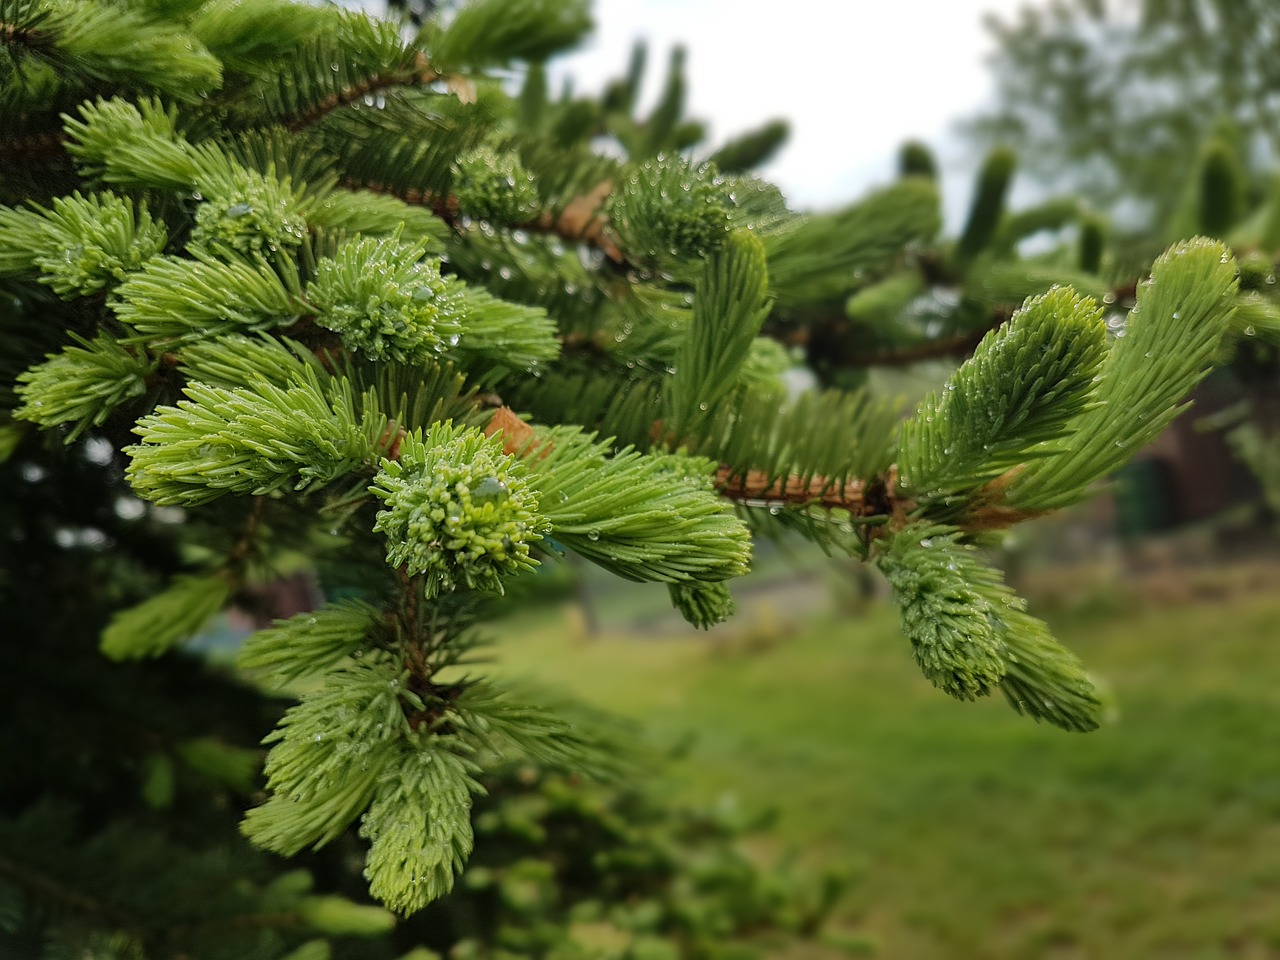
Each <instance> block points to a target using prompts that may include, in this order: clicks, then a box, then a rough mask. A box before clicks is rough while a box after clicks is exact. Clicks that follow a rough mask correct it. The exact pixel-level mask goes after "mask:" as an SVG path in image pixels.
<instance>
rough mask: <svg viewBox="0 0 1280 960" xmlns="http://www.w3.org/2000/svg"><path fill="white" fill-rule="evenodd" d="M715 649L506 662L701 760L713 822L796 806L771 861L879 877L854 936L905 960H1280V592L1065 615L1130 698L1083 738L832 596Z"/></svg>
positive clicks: (664, 642) (694, 779)
mask: <svg viewBox="0 0 1280 960" xmlns="http://www.w3.org/2000/svg"><path fill="white" fill-rule="evenodd" d="M788 595H789V594H788V593H787V592H785V591H783V592H782V593H779V594H777V595H776V596H774V597H773V598H772V599H771V600H770V601H769V605H767V606H766V607H764V608H763V613H762V612H761V608H758V607H757V608H755V609H754V612H753V610H752V608H750V607H748V611H747V615H746V617H745V618H744V619H745V622H743V623H740V624H738V625H737V627H736V628H735V630H734V631H730V632H729V633H728V634H725V635H720V636H719V637H717V638H715V639H706V638H698V637H691V636H689V635H688V634H683V635H677V634H671V633H663V632H662V631H660V630H657V631H656V630H653V629H652V628H649V629H647V630H646V632H644V633H642V634H640V633H636V632H634V631H628V630H627V629H626V627H625V626H619V625H618V622H617V621H618V619H622V620H626V619H628V617H621V618H619V617H614V618H613V619H612V620H611V619H610V616H609V612H610V610H614V611H617V610H620V609H626V610H630V611H631V615H629V616H630V619H632V620H634V619H635V618H634V615H633V614H634V610H632V608H630V607H628V606H627V604H628V603H635V601H634V600H628V596H630V595H626V594H620V595H614V596H612V597H610V598H606V599H605V600H604V601H602V603H600V604H597V606H598V607H601V608H602V609H603V610H604V612H605V616H604V617H602V618H601V619H602V622H603V624H604V626H603V628H602V631H601V632H600V633H599V634H598V635H596V636H594V637H590V638H588V637H585V636H584V632H583V627H582V614H581V612H580V611H579V610H578V609H576V608H575V607H573V606H569V607H565V608H555V609H547V610H544V611H542V612H540V613H536V614H531V615H522V616H521V617H519V618H517V619H512V620H508V621H506V622H505V623H504V625H503V627H502V636H501V639H500V650H499V651H498V654H499V656H498V662H499V664H500V668H501V669H502V670H504V671H507V672H511V673H516V674H523V675H534V676H536V677H538V678H539V679H541V680H544V681H549V682H552V683H555V684H557V685H559V686H561V687H563V688H567V689H571V690H573V691H576V692H577V693H578V694H580V695H581V696H583V697H584V698H586V699H588V700H590V701H592V702H594V703H597V704H600V705H603V706H607V707H609V708H612V709H614V710H616V711H619V712H621V713H623V714H626V715H628V716H630V717H634V718H636V719H637V720H638V721H640V722H641V723H642V725H643V729H644V730H645V731H647V734H648V736H649V737H650V738H652V739H653V740H654V741H655V742H657V743H658V744H661V745H671V744H677V743H682V742H683V743H686V745H687V749H686V750H685V751H684V752H683V755H682V756H680V757H678V758H677V759H675V760H674V761H672V762H671V763H670V764H667V765H666V766H665V767H664V770H665V772H664V773H663V774H662V776H663V777H664V778H665V780H666V782H667V783H668V784H669V789H671V790H673V791H675V792H676V793H677V794H679V795H680V796H682V797H686V798H689V799H690V800H691V801H696V802H719V803H737V804H739V805H741V806H742V807H743V808H745V809H746V810H748V811H754V810H759V809H765V808H770V807H773V808H776V811H777V821H776V824H775V825H774V827H773V828H772V830H771V831H770V833H769V835H768V836H769V837H770V838H771V839H769V840H768V841H767V843H766V846H768V847H769V849H768V851H767V852H768V854H769V855H773V854H776V853H778V852H779V851H782V850H790V851H794V853H795V854H796V856H798V857H801V858H804V859H806V860H811V861H814V862H817V863H826V864H839V865H843V866H846V867H847V868H848V869H850V870H851V871H853V872H854V874H855V877H856V880H855V882H854V883H853V885H852V887H851V890H850V893H849V894H848V895H847V896H846V897H845V899H844V901H843V902H842V906H841V908H840V910H839V911H838V921H837V923H836V924H835V926H836V928H838V929H839V930H840V931H841V932H842V933H845V934H848V935H851V936H852V937H853V938H854V941H855V942H860V943H862V944H864V947H865V950H866V952H867V953H868V954H873V955H877V956H883V957H891V958H920V960H927V958H941V957H947V958H952V957H956V958H983V957H1010V958H1013V957H1019V958H1022V957H1037V958H1039V957H1050V958H1076V957H1079V958H1111V957H1116V958H1140V957H1151V958H1196V960H1208V958H1216V957H1232V958H1269V957H1280V591H1275V590H1272V591H1270V593H1269V594H1268V592H1267V591H1265V590H1264V591H1262V592H1260V593H1254V594H1252V595H1250V596H1246V597H1243V598H1237V599H1234V600H1232V601H1230V602H1226V601H1222V600H1218V601H1212V602H1206V601H1203V600H1200V601H1185V602H1179V601H1177V600H1176V598H1175V599H1174V600H1172V601H1171V600H1170V599H1169V598H1167V597H1166V598H1165V599H1163V600H1162V601H1161V602H1160V603H1159V604H1156V605H1154V606H1155V608H1154V609H1153V608H1152V605H1150V604H1148V605H1147V606H1146V607H1145V608H1144V607H1131V608H1130V609H1129V610H1128V611H1127V612H1122V613H1115V612H1108V613H1105V614H1103V613H1100V612H1097V611H1095V612H1093V613H1090V612H1088V611H1086V610H1077V611H1075V612H1074V613H1072V612H1066V613H1061V614H1058V615H1052V616H1050V619H1051V621H1052V623H1053V625H1054V627H1055V629H1056V631H1057V633H1058V635H1059V636H1060V637H1061V639H1063V640H1064V641H1065V642H1066V643H1067V644H1068V645H1070V646H1071V647H1073V648H1074V649H1075V650H1077V651H1078V652H1079V653H1080V654H1081V655H1082V656H1083V657H1084V659H1085V660H1086V662H1087V663H1088V665H1089V666H1090V668H1091V670H1093V671H1094V672H1095V674H1096V675H1097V676H1098V677H1099V678H1100V679H1102V680H1103V681H1104V682H1105V683H1106V684H1107V686H1108V687H1109V688H1110V690H1111V691H1112V694H1113V696H1114V699H1115V703H1116V707H1115V713H1114V718H1113V722H1112V723H1111V724H1110V725H1109V726H1107V727H1106V728H1104V729H1103V730H1102V731H1100V732H1098V733H1095V734H1091V735H1086V736H1074V735H1069V734H1064V733H1062V732H1060V731H1058V730H1055V729H1052V728H1048V727H1043V726H1037V725H1036V724H1034V723H1032V722H1030V721H1028V720H1025V719H1022V718H1019V717H1017V716H1016V715H1014V714H1013V713H1012V712H1011V711H1010V710H1009V709H1008V708H1007V707H1006V706H1005V705H1004V704H1003V702H996V701H992V702H982V703H976V704H960V703H956V702H954V701H952V700H950V699H948V698H947V697H945V696H943V695H942V694H940V693H939V692H937V691H935V690H934V689H933V688H932V687H930V686H929V685H928V684H927V683H926V682H925V681H924V680H923V679H921V677H920V675H919V674H918V672H917V671H916V669H915V666H914V664H913V663H912V662H911V659H910V655H909V651H908V649H907V645H906V643H905V641H903V640H902V639H901V637H900V636H899V635H898V633H897V624H896V613H895V611H894V610H893V609H892V608H891V607H888V606H887V605H884V604H882V603H879V602H872V603H871V605H870V607H869V608H868V610H867V611H866V612H865V613H864V614H863V615H862V616H859V617H850V616H839V615H836V614H834V613H831V612H829V611H825V612H819V613H817V614H815V615H813V616H811V617H810V618H808V619H807V620H802V621H801V622H800V623H799V624H798V625H795V626H792V627H788V626H785V625H783V624H784V622H785V621H786V619H787V616H788V615H789V614H795V613H796V612H797V611H798V610H803V609H805V608H806V607H810V606H812V607H813V608H815V609H818V608H820V606H821V605H817V604H814V603H813V597H812V594H811V592H810V593H805V592H803V591H798V592H795V593H794V594H790V595H791V596H793V597H794V602H793V603H790V604H788V602H787V600H786V597H787V596H788Z"/></svg>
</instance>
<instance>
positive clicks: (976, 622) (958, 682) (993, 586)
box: [877, 523, 1102, 732]
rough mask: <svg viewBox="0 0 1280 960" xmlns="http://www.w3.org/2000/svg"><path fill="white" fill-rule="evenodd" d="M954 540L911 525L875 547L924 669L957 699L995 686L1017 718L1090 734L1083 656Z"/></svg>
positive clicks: (1090, 695)
mask: <svg viewBox="0 0 1280 960" xmlns="http://www.w3.org/2000/svg"><path fill="white" fill-rule="evenodd" d="M960 537H961V534H960V531H959V530H957V529H956V528H955V527H945V526H938V525H932V524H929V523H914V524H910V525H908V526H906V527H903V528H902V529H901V530H899V531H897V532H896V533H895V534H893V535H892V536H890V537H888V538H885V539H882V540H880V541H879V543H880V552H879V557H878V559H877V563H878V564H879V566H880V568H881V570H882V571H883V572H884V574H885V576H886V577H887V578H888V580H889V582H890V584H891V585H892V586H893V591H894V600H895V601H896V602H897V604H898V607H899V611H900V613H901V616H902V630H903V633H904V634H906V636H907V637H908V639H909V640H910V641H911V646H912V652H913V655H914V656H915V659H916V662H917V664H919V666H920V669H921V671H922V672H923V673H924V675H925V676H926V677H927V678H928V679H929V680H930V681H931V682H932V683H933V684H934V685H935V686H937V687H938V688H939V689H941V690H943V691H945V692H946V693H948V694H950V695H951V696H953V697H956V698H957V699H960V700H972V699H974V698H976V697H982V696H987V695H989V694H990V693H991V691H992V690H993V689H994V688H995V687H996V686H997V685H998V686H1000V687H1001V689H1002V691H1003V692H1004V694H1005V697H1006V699H1007V700H1008V701H1009V704H1010V705H1011V706H1012V707H1013V708H1014V709H1015V710H1017V711H1018V712H1019V713H1025V714H1027V715H1029V716H1031V717H1033V718H1034V719H1036V720H1046V721H1048V722H1049V723H1052V724H1054V725H1055V726H1058V727H1061V728H1062V729H1064V730H1071V731H1076V732H1087V731H1089V730H1094V729H1096V728H1097V727H1098V723H1099V717H1100V714H1101V710H1102V703H1101V701H1100V700H1099V698H1098V695H1097V693H1096V692H1095V690H1094V688H1093V684H1092V683H1091V682H1090V681H1089V679H1088V677H1087V676H1085V673H1084V669H1083V667H1082V666H1081V664H1080V662H1079V660H1078V659H1077V658H1076V657H1074V656H1073V655H1072V654H1071V653H1069V652H1068V651H1067V650H1066V649H1064V648H1063V647H1062V646H1061V645H1060V644H1059V643H1058V642H1057V641H1056V640H1054V639H1053V637H1052V636H1050V634H1049V631H1048V628H1047V627H1046V626H1045V625H1044V624H1043V623H1042V622H1041V621H1039V620H1037V619H1036V618H1034V617H1032V616H1030V615H1029V614H1027V613H1026V611H1025V604H1024V602H1023V601H1022V600H1021V599H1020V598H1019V597H1017V596H1015V595H1014V594H1013V592H1012V591H1010V590H1009V588H1008V587H1006V586H1005V585H1004V583H1003V582H1002V578H1001V577H1000V574H999V572H998V571H996V570H994V569H992V568H990V567H987V566H985V565H984V564H982V563H981V562H980V560H979V559H978V557H977V555H976V551H975V550H974V548H973V547H971V546H969V545H967V544H965V543H963V542H962V540H961V539H960Z"/></svg>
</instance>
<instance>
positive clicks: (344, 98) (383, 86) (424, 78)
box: [283, 51, 444, 133]
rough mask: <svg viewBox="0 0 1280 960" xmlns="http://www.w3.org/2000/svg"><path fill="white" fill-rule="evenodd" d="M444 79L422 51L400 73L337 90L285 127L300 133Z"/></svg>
mask: <svg viewBox="0 0 1280 960" xmlns="http://www.w3.org/2000/svg"><path fill="white" fill-rule="evenodd" d="M442 79H444V75H443V74H441V73H438V72H437V71H436V69H435V68H434V67H432V65H431V63H430V61H429V60H428V59H427V56H426V54H424V53H422V52H421V51H419V52H417V53H416V54H415V55H414V56H413V58H412V60H411V61H410V63H409V64H406V65H405V66H403V67H401V68H400V69H399V70H389V71H387V72H384V73H373V74H370V75H369V76H366V77H363V78H361V79H359V80H358V81H356V82H354V83H351V84H349V85H348V86H345V87H343V88H342V89H341V90H337V91H335V92H333V93H331V94H329V95H328V96H326V97H324V98H323V99H321V100H318V101H316V102H315V103H313V104H311V105H310V106H309V107H307V108H306V109H305V110H302V111H300V112H299V113H296V114H295V115H293V116H292V117H290V118H289V119H288V120H286V121H285V122H284V124H283V126H284V128H285V129H286V130H288V131H289V132H291V133H298V132H299V131H302V130H305V129H306V128H307V127H310V126H311V125H313V124H315V123H318V122H319V121H320V120H322V119H323V118H324V117H326V116H327V115H328V114H330V113H332V112H333V111H335V110H340V109H342V108H343V107H346V106H349V105H350V104H353V103H356V102H358V101H361V100H363V99H365V98H366V97H371V96H373V95H374V94H377V93H380V92H382V91H384V90H390V89H392V88H394V87H411V86H419V87H429V86H431V85H432V84H434V83H436V82H437V81H438V80H442Z"/></svg>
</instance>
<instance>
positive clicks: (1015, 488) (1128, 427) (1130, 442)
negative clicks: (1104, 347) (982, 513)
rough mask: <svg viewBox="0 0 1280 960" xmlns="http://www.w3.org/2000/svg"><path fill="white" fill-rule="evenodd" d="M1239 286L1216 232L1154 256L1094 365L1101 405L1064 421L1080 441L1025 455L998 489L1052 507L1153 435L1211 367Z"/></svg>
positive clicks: (1011, 500) (1080, 492) (1022, 501)
mask: <svg viewBox="0 0 1280 960" xmlns="http://www.w3.org/2000/svg"><path fill="white" fill-rule="evenodd" d="M1236 291H1237V279H1236V264H1235V260H1234V259H1233V258H1232V257H1231V255H1230V253H1229V252H1228V251H1227V249H1226V248H1225V247H1224V246H1223V245H1222V244H1221V243H1219V242H1217V241H1213V240H1207V239H1204V238H1197V239H1194V240H1189V241H1187V242H1185V243H1179V244H1176V245H1175V246H1173V247H1171V248H1170V249H1169V250H1167V251H1166V252H1165V253H1164V254H1163V255H1161V257H1160V258H1159V259H1158V260H1156V262H1155V264H1154V265H1153V266H1152V268H1151V277H1150V279H1149V280H1148V281H1146V282H1145V283H1142V284H1140V285H1139V286H1138V290H1137V301H1138V302H1137V305H1136V306H1135V307H1134V308H1133V309H1132V310H1131V311H1130V312H1129V316H1128V320H1127V321H1126V324H1125V327H1124V330H1123V335H1118V336H1117V338H1116V340H1115V342H1114V343H1113V345H1112V347H1111V349H1110V351H1109V352H1108V354H1107V358H1106V360H1105V362H1104V363H1103V365H1102V367H1101V368H1100V374H1101V380H1100V381H1099V383H1098V386H1097V389H1096V391H1095V399H1096V401H1097V403H1098V405H1097V406H1096V407H1094V408H1092V409H1089V410H1086V411H1084V412H1081V413H1080V414H1079V415H1078V417H1077V418H1076V420H1075V421H1074V422H1073V423H1071V424H1070V429H1071V431H1072V432H1073V433H1074V434H1075V435H1076V436H1077V437H1078V438H1079V439H1078V442H1077V443H1075V444H1073V449H1072V450H1071V451H1070V454H1069V455H1060V456H1054V457H1049V458H1044V459H1042V460H1040V461H1039V462H1036V463H1031V464H1028V466H1027V468H1026V470H1024V471H1023V472H1022V473H1021V474H1020V475H1019V476H1018V477H1017V478H1016V479H1015V480H1014V481H1013V482H1012V483H1011V484H1010V485H1009V487H1008V490H1007V491H1006V493H1005V498H1006V501H1007V503H1008V505H1009V506H1011V507H1015V508H1020V509H1031V510H1052V509H1056V508H1058V507H1061V506H1065V505H1067V504H1069V503H1074V502H1075V501H1077V500H1079V499H1081V498H1082V497H1083V496H1084V495H1085V493H1086V491H1087V490H1088V487H1089V485H1090V484H1091V483H1093V482H1094V481H1095V480H1097V479H1099V478H1101V477H1103V476H1105V475H1106V474H1107V473H1109V472H1110V471H1112V470H1114V469H1116V468H1117V467H1119V466H1120V465H1121V464H1123V463H1125V462H1127V461H1128V460H1129V459H1130V458H1131V457H1132V456H1133V454H1134V453H1136V452H1137V450H1138V449H1139V448H1140V447H1141V446H1142V445H1144V444H1146V443H1147V442H1149V441H1150V440H1152V439H1154V438H1155V437H1156V435H1157V434H1159V432H1160V431H1161V430H1162V429H1164V427H1165V426H1166V425H1167V424H1168V423H1169V422H1170V421H1171V420H1172V419H1173V418H1174V417H1175V416H1176V415H1177V414H1178V413H1179V412H1181V411H1182V410H1183V409H1185V407H1186V402H1185V401H1184V399H1183V398H1184V397H1185V396H1186V395H1187V393H1188V392H1189V391H1190V390H1191V388H1192V387H1194V386H1195V385H1196V384H1197V383H1198V382H1199V381H1200V380H1201V379H1202V378H1203V377H1204V376H1205V374H1207V373H1208V372H1209V369H1210V367H1211V365H1212V361H1213V357H1214V355H1215V352H1216V350H1217V349H1218V345H1219V343H1220V342H1221V340H1222V338H1223V336H1224V335H1225V334H1226V333H1227V331H1228V329H1229V327H1230V321H1231V316H1232V313H1233V312H1234V309H1235V304H1236Z"/></svg>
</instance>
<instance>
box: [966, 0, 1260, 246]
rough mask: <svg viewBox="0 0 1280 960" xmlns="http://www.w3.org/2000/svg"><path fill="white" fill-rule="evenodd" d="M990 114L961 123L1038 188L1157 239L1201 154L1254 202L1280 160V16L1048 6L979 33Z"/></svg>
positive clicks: (1131, 4) (1094, 3)
mask: <svg viewBox="0 0 1280 960" xmlns="http://www.w3.org/2000/svg"><path fill="white" fill-rule="evenodd" d="M989 23H990V27H991V29H992V31H993V33H994V35H995V38H996V41H997V51H996V53H995V55H994V57H993V59H992V68H993V71H994V76H995V81H996V97H995V100H996V102H995V104H994V106H993V107H992V108H991V109H990V110H989V111H987V112H986V113H985V114H983V115H982V116H980V117H978V118H976V119H975V120H973V121H972V122H971V123H970V124H969V131H970V133H971V135H972V136H974V137H975V138H976V139H977V140H978V141H979V142H982V143H986V144H1004V145H1009V146H1012V147H1013V148H1014V149H1015V150H1017V152H1018V155H1019V156H1020V157H1021V158H1022V160H1023V163H1024V168H1025V170H1026V173H1027V175H1028V176H1029V177H1030V178H1031V179H1032V181H1034V182H1036V183H1037V184H1039V185H1040V186H1041V188H1043V189H1048V190H1051V191H1059V190H1060V191H1063V192H1067V193H1074V194H1077V195H1079V196H1081V197H1082V198H1084V199H1086V200H1088V201H1089V202H1090V203H1092V204H1093V205H1094V206H1095V207H1096V208H1098V209H1100V210H1106V211H1107V212H1108V213H1109V214H1110V215H1111V216H1112V217H1113V219H1114V220H1115V221H1116V223H1117V225H1118V226H1119V227H1120V228H1121V229H1122V230H1124V231H1125V232H1131V231H1135V230H1137V231H1142V232H1146V233H1147V234H1148V235H1149V234H1150V233H1151V232H1152V231H1155V232H1157V233H1162V232H1163V231H1164V230H1165V229H1166V228H1167V227H1168V226H1169V222H1170V219H1171V218H1172V216H1173V215H1174V211H1175V207H1176V205H1177V201H1178V198H1179V197H1180V196H1181V193H1182V188H1183V185H1184V183H1185V181H1186V178H1187V177H1188V175H1189V174H1190V172H1191V169H1192V168H1193V166H1194V164H1195V159H1196V157H1197V156H1198V155H1199V153H1200V151H1201V149H1202V148H1203V146H1204V144H1205V142H1206V141H1207V140H1209V138H1210V137H1211V136H1217V137H1219V138H1221V139H1223V140H1224V141H1225V142H1226V143H1227V144H1228V145H1229V146H1230V148H1231V150H1232V152H1233V153H1234V155H1235V156H1236V157H1237V158H1238V162H1239V163H1240V164H1241V166H1242V172H1243V173H1244V174H1245V181H1244V183H1243V184H1242V186H1243V187H1244V189H1245V193H1244V194H1243V195H1242V198H1241V201H1242V202H1243V200H1244V198H1246V197H1247V198H1248V199H1249V200H1250V201H1251V202H1253V201H1256V200H1257V199H1258V198H1259V196H1260V194H1261V191H1262V190H1263V188H1264V186H1265V184H1266V182H1267V180H1268V179H1269V178H1270V175H1271V173H1272V171H1273V170H1274V169H1275V167H1276V164H1277V160H1280V100H1278V99H1277V98H1276V95H1275V91H1276V90H1277V89H1278V88H1280V66H1278V65H1277V62H1276V57H1275V50H1276V44H1277V38H1278V37H1280V9H1277V7H1276V5H1275V4H1274V3H1271V2H1269V0H1051V2H1049V3H1045V4H1035V5H1032V4H1028V5H1026V6H1025V7H1024V8H1023V9H1022V11H1021V12H1020V13H1019V14H1018V15H1017V16H1014V17H1009V18H1006V19H1001V18H998V17H993V18H991V19H990V21H989Z"/></svg>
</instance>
